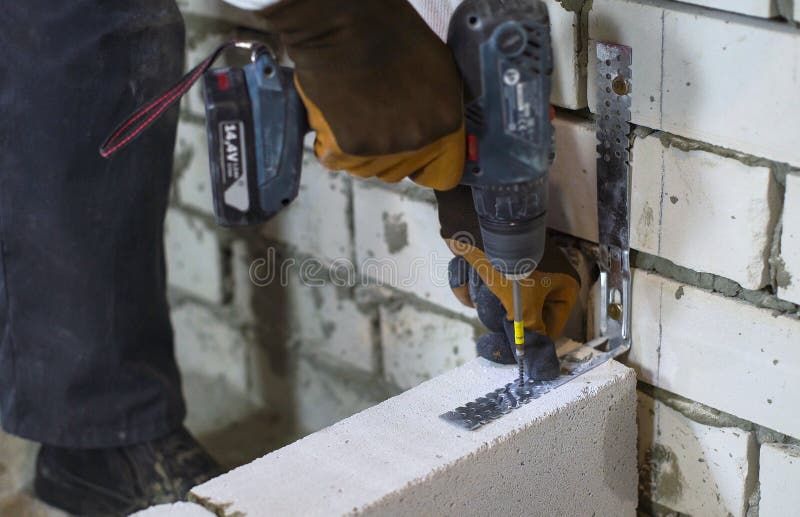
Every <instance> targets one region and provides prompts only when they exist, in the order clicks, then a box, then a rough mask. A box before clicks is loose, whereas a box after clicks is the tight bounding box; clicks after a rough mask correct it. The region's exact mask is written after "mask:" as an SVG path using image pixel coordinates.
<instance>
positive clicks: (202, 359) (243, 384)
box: [172, 303, 256, 434]
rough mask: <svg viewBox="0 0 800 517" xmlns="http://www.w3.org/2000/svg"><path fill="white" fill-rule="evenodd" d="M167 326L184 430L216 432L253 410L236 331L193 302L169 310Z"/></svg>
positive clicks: (245, 354)
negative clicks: (178, 381) (178, 377)
mask: <svg viewBox="0 0 800 517" xmlns="http://www.w3.org/2000/svg"><path fill="white" fill-rule="evenodd" d="M172 324H173V327H174V330H175V355H176V357H177V360H178V366H179V367H180V370H181V375H182V376H183V385H184V389H183V392H184V395H185V397H186V406H187V422H186V423H187V426H188V427H189V429H191V430H192V431H193V432H195V433H198V434H204V433H207V432H210V431H215V430H219V429H221V428H223V427H225V426H226V425H228V424H231V423H233V422H236V421H237V420H239V419H241V418H242V417H244V416H245V415H247V414H249V413H252V412H253V411H255V407H256V404H255V400H254V399H252V398H251V397H250V396H249V395H248V391H249V381H248V366H247V365H248V360H249V352H248V344H247V343H246V342H245V340H244V338H243V336H242V334H241V331H240V329H238V328H236V327H235V326H232V325H231V324H230V323H228V322H227V321H225V320H224V319H222V318H220V317H219V316H218V315H216V314H214V313H213V312H212V311H210V310H209V309H207V308H206V307H203V306H202V305H198V304H194V303H186V304H183V305H181V306H179V307H177V308H176V309H175V310H173V311H172Z"/></svg>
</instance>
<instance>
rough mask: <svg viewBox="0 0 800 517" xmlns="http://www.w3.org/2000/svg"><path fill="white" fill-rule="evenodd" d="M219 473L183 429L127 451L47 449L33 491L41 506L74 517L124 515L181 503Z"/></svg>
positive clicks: (39, 461) (41, 454)
mask: <svg viewBox="0 0 800 517" xmlns="http://www.w3.org/2000/svg"><path fill="white" fill-rule="evenodd" d="M220 473H221V469H220V467H219V465H218V464H217V463H216V461H214V459H213V458H212V457H211V456H209V454H208V453H207V452H206V451H205V450H204V449H203V448H202V447H201V446H200V444H198V443H197V441H196V440H195V439H194V437H192V435H191V434H189V432H188V431H187V430H186V429H185V428H181V429H180V430H178V431H175V432H173V433H172V434H169V435H167V436H165V437H163V438H159V439H157V440H153V441H150V442H145V443H140V444H136V445H130V446H127V447H116V448H109V449H71V448H64V447H53V446H49V445H43V446H42V448H41V449H40V451H39V457H38V458H37V460H36V478H35V480H34V491H35V493H36V496H37V497H38V498H39V499H41V500H42V501H44V502H46V503H48V504H50V505H52V506H55V507H57V508H60V509H62V510H65V511H67V512H69V513H72V514H75V515H80V516H89V517H95V516H98V517H99V516H103V517H106V516H117V515H120V516H122V515H129V514H130V513H132V512H135V511H136V510H140V509H142V508H147V507H148V506H151V505H154V504H160V503H169V502H174V501H178V500H181V499H183V498H184V497H185V496H186V493H187V492H188V491H189V490H190V489H191V488H192V487H194V486H195V485H198V484H200V483H202V482H204V481H206V480H208V479H211V478H212V477H214V476H217V475H219V474H220Z"/></svg>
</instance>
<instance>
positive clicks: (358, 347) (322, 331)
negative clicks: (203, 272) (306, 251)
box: [233, 242, 377, 372]
mask: <svg viewBox="0 0 800 517" xmlns="http://www.w3.org/2000/svg"><path fill="white" fill-rule="evenodd" d="M273 251H274V250H273ZM265 258H267V262H264V263H263V264H264V265H263V266H261V265H260V264H262V262H259V261H261V260H264V259H265ZM283 260H284V259H283V258H282V257H280V256H278V255H277V254H273V252H272V251H270V250H269V249H264V250H262V253H260V254H259V255H257V256H254V255H252V251H249V250H248V249H247V248H246V246H245V245H243V243H241V242H237V243H235V245H234V246H233V278H234V293H235V294H234V301H235V305H236V306H237V315H239V316H241V317H242V318H244V319H246V320H248V321H251V322H254V323H256V324H258V325H259V326H260V327H263V328H265V329H266V330H267V332H269V334H270V335H271V336H272V337H274V338H276V339H280V340H283V341H285V345H286V346H287V347H297V348H298V349H299V350H300V351H302V352H303V353H306V354H313V355H316V354H320V353H321V354H324V355H326V356H328V357H329V358H332V359H335V360H337V361H339V362H341V363H343V364H346V365H349V366H353V367H355V368H358V369H360V370H364V371H367V372H371V371H374V370H375V367H376V361H377V360H376V358H375V344H374V340H373V323H374V320H375V318H377V315H376V314H370V313H369V312H368V311H366V310H364V309H362V308H361V307H359V305H358V304H357V303H356V301H355V299H354V297H353V294H352V289H351V288H350V287H348V286H344V287H337V285H336V284H334V283H332V281H328V278H326V277H324V276H323V277H322V278H319V279H304V277H303V276H302V275H301V273H300V268H301V265H300V264H302V263H301V262H295V266H294V267H292V268H290V269H287V274H286V275H285V277H284V279H283V280H281V278H280V276H279V274H278V276H276V277H275V278H273V279H271V280H268V278H267V277H266V273H265V272H264V271H263V269H266V268H272V267H275V269H277V270H279V268H280V263H282V261H283ZM286 260H292V259H291V257H290V258H288V259H286ZM270 261H273V262H278V263H279V264H278V265H276V266H270V265H268V262H270ZM306 264H308V263H306ZM318 264H321V263H318ZM253 268H255V269H253ZM251 271H252V272H253V273H252V274H253V275H254V279H255V281H254V280H253V279H252V278H251ZM353 276H354V275H353ZM330 278H332V279H333V280H336V279H339V278H341V279H344V277H338V276H335V277H330ZM337 281H338V280H337ZM353 281H355V278H353ZM278 307H279V309H278Z"/></svg>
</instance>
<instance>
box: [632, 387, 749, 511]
mask: <svg viewBox="0 0 800 517" xmlns="http://www.w3.org/2000/svg"><path fill="white" fill-rule="evenodd" d="M638 397H639V404H638V408H639V412H638V421H639V465H640V468H643V469H644V470H645V472H646V473H647V476H648V479H647V482H648V483H651V484H650V493H649V499H650V500H651V501H652V502H654V503H658V504H661V505H663V506H666V507H668V508H670V509H671V510H676V511H678V512H681V513H683V514H688V515H702V516H704V517H716V516H719V517H728V516H729V515H733V516H736V517H744V516H745V514H746V512H747V506H748V498H749V496H750V493H751V491H752V490H753V489H754V487H755V481H756V477H757V470H758V450H757V447H756V440H755V436H754V435H753V433H751V432H747V431H742V430H741V429H739V428H737V427H712V426H708V425H703V424H700V423H698V422H694V421H693V420H690V419H689V418H687V417H685V416H683V415H682V414H680V413H679V412H677V411H675V410H674V409H671V408H670V407H669V406H667V405H665V404H664V403H662V402H659V401H656V400H653V399H652V398H651V397H649V396H647V395H645V394H643V393H639V395H638Z"/></svg>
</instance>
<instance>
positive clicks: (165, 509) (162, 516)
mask: <svg viewBox="0 0 800 517" xmlns="http://www.w3.org/2000/svg"><path fill="white" fill-rule="evenodd" d="M131 517H214V514H213V513H211V512H210V511H208V510H207V509H205V508H203V507H202V506H200V505H198V504H194V503H183V502H181V503H172V504H159V505H157V506H151V507H150V508H148V509H146V510H142V511H139V512H136V513H134V514H132V515H131Z"/></svg>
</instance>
